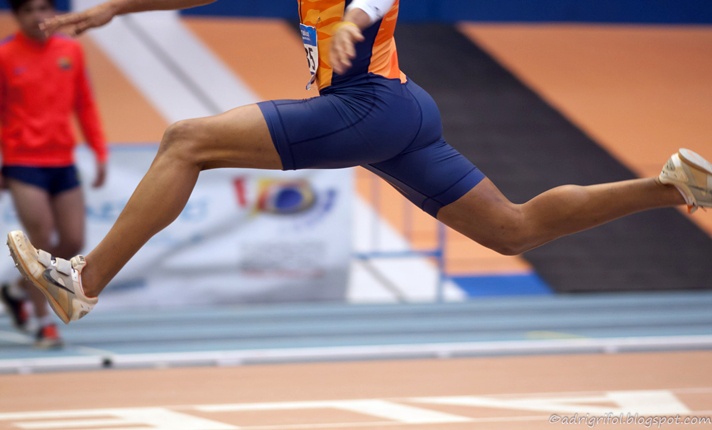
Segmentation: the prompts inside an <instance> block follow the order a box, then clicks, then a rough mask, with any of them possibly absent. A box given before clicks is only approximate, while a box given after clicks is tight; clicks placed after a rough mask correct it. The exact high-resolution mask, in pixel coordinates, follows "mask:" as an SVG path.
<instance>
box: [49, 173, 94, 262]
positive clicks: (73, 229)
mask: <svg viewBox="0 0 712 430" xmlns="http://www.w3.org/2000/svg"><path fill="white" fill-rule="evenodd" d="M51 205H52V213H53V215H54V225H55V231H56V233H57V241H56V243H55V245H54V247H52V248H51V249H52V251H51V252H50V253H51V254H52V255H54V256H57V257H60V258H65V259H69V258H71V257H73V256H75V255H77V254H78V253H79V252H80V251H81V250H82V247H83V246H84V237H85V231H84V230H85V224H86V209H85V207H84V192H83V190H82V188H81V187H74V188H72V189H70V190H67V191H63V192H61V193H59V194H57V195H55V196H53V197H52V199H51ZM41 249H44V248H41ZM47 251H48V252H49V250H47Z"/></svg>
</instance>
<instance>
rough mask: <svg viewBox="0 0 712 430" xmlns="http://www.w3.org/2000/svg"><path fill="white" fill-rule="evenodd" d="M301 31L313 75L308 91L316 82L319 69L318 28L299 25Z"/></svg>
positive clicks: (310, 71)
mask: <svg viewBox="0 0 712 430" xmlns="http://www.w3.org/2000/svg"><path fill="white" fill-rule="evenodd" d="M299 30H301V32H302V41H303V42H304V52H305V53H306V55H307V64H308V65H309V73H310V74H311V77H310V78H309V82H308V83H307V89H309V88H311V86H312V84H313V83H314V82H315V81H316V71H317V69H318V68H319V48H318V46H317V40H316V28H314V27H311V26H308V25H304V24H299Z"/></svg>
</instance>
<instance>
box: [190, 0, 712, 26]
mask: <svg viewBox="0 0 712 430" xmlns="http://www.w3.org/2000/svg"><path fill="white" fill-rule="evenodd" d="M184 13H186V14H197V15H243V16H264V17H282V18H288V19H295V18H296V0H269V1H267V0H251V1H249V0H246V1H239V2H238V1H234V0H233V1H231V0H223V1H219V2H216V3H213V4H211V5H208V6H204V7H200V8H196V9H191V10H188V11H184ZM401 20H402V21H415V22H426V21H444V22H455V21H484V22H612V23H680V24H685V23H693V24H712V0H498V1H496V2H495V1H489V0H403V1H402V4H401Z"/></svg>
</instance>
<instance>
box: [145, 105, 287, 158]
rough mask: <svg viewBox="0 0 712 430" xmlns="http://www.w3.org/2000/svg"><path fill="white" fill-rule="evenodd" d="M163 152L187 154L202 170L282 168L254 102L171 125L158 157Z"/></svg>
mask: <svg viewBox="0 0 712 430" xmlns="http://www.w3.org/2000/svg"><path fill="white" fill-rule="evenodd" d="M173 150H177V151H173ZM164 151H173V152H174V154H175V153H177V154H183V155H187V156H188V157H189V158H190V163H191V164H197V166H198V167H199V168H200V169H202V170H206V169H214V168H220V167H243V168H257V169H281V168H282V161H281V159H280V157H279V154H278V152H277V150H276V149H275V146H274V144H273V143H272V136H271V134H270V132H269V128H268V127H267V123H266V122H265V119H264V116H263V115H262V111H261V110H260V108H259V107H258V106H257V105H247V106H241V107H238V108H235V109H232V110H229V111H227V112H225V113H222V114H219V115H215V116H210V117H205V118H197V119H190V120H185V121H180V122H178V123H176V124H173V125H172V126H170V127H169V128H168V130H167V131H166V134H165V135H164V138H163V142H162V145H161V150H160V151H159V156H160V155H162V154H161V153H162V152H164Z"/></svg>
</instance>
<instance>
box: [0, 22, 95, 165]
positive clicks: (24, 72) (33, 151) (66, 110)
mask: <svg viewBox="0 0 712 430" xmlns="http://www.w3.org/2000/svg"><path fill="white" fill-rule="evenodd" d="M74 112H76V114H77V119H78V120H79V125H80V127H81V129H82V133H83V134H84V137H85V138H86V140H87V143H88V144H89V145H90V146H91V148H92V149H93V150H94V152H95V154H96V157H97V160H98V161H100V162H104V161H106V159H107V149H106V141H105V139H104V134H103V131H102V128H101V124H100V122H99V115H98V113H97V109H96V105H95V103H94V97H93V95H92V92H91V88H90V86H89V81H88V78H87V74H86V69H85V66H84V54H83V52H82V48H81V45H79V43H77V42H76V41H74V40H72V39H69V38H66V37H63V36H52V37H50V38H49V39H48V40H47V41H46V42H44V43H40V42H37V41H35V40H32V39H30V38H28V37H27V36H25V35H24V34H22V33H19V32H18V33H17V34H15V35H14V36H11V37H9V38H7V39H6V40H5V41H4V42H2V44H0V127H2V133H1V134H0V143H2V164H3V165H6V166H9V165H15V166H18V165H21V166H36V167H61V166H69V165H71V164H74V146H75V145H76V139H75V137H74V133H73V131H72V113H74Z"/></svg>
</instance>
